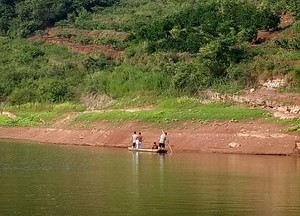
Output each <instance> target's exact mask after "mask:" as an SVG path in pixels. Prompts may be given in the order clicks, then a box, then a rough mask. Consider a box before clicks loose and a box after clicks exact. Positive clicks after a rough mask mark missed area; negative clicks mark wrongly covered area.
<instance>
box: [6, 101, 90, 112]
mask: <svg viewBox="0 0 300 216" xmlns="http://www.w3.org/2000/svg"><path fill="white" fill-rule="evenodd" d="M85 109H86V107H85V106H84V105H83V104H75V103H71V102H66V103H61V104H49V103H27V104H22V105H15V106H5V107H2V110H4V111H9V112H27V113H28V112H33V113H34V112H41V111H43V112H55V113H66V112H81V111H84V110H85Z"/></svg>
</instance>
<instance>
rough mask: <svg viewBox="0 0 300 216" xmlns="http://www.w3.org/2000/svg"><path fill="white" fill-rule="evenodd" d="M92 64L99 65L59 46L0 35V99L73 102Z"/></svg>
mask: <svg viewBox="0 0 300 216" xmlns="http://www.w3.org/2000/svg"><path fill="white" fill-rule="evenodd" d="M104 64H109V60H106V62H104ZM92 67H94V68H96V67H100V66H99V65H98V66H97V65H94V66H91V65H90V66H88V65H87V64H86V62H85V60H84V59H82V58H80V57H79V56H76V55H71V54H70V53H69V52H68V51H67V50H66V49H65V48H62V47H54V46H46V45H42V44H39V43H33V42H28V41H24V40H12V39H7V38H0V72H1V76H0V95H1V96H0V99H1V101H6V102H9V103H11V104H23V103H29V102H54V103H57V102H64V101H74V100H75V99H76V98H78V97H79V96H80V94H81V92H80V89H81V86H82V85H81V83H82V82H81V81H82V80H83V78H84V76H85V74H86V73H89V72H92Z"/></svg>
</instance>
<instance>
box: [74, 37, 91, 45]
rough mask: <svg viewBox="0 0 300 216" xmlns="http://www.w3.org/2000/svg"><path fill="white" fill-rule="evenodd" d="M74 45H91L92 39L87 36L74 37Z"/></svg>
mask: <svg viewBox="0 0 300 216" xmlns="http://www.w3.org/2000/svg"><path fill="white" fill-rule="evenodd" d="M73 40H74V42H75V43H79V44H83V45H87V44H92V43H93V39H92V38H91V37H89V36H86V35H78V36H75V37H74V38H73Z"/></svg>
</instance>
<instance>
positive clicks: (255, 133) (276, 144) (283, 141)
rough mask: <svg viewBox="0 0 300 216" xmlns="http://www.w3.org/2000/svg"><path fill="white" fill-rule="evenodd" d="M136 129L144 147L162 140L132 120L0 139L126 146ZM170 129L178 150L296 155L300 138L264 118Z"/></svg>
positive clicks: (1, 131)
mask: <svg viewBox="0 0 300 216" xmlns="http://www.w3.org/2000/svg"><path fill="white" fill-rule="evenodd" d="M133 130H137V131H141V132H142V134H143V136H144V139H145V141H144V144H143V147H150V146H151V144H152V143H153V142H154V141H158V138H159V135H160V133H161V132H160V129H159V128H158V127H157V126H153V125H151V124H141V123H132V122H131V123H118V124H116V123H114V125H112V124H111V125H110V124H109V123H106V124H97V125H94V126H93V127H91V128H89V129H81V128H79V129H78V128H76V129H68V128H57V127H56V128H44V127H29V128H27V127H26V128H20V127H16V128H0V139H20V140H30V141H35V142H42V143H54V144H69V145H89V146H102V147H119V148H126V147H127V146H129V145H130V137H131V133H132V131H133ZM167 131H168V134H169V140H170V145H171V147H172V149H173V151H174V152H180V151H191V152H203V153H236V154H266V155H293V154H294V153H295V151H294V149H295V144H296V142H298V141H300V134H295V133H289V132H287V130H286V128H284V127H283V126H278V125H273V124H266V123H261V122H214V123H208V124H200V123H192V122H189V123H185V124H181V125H176V126H169V128H167ZM296 151H297V149H296ZM299 152H300V150H299Z"/></svg>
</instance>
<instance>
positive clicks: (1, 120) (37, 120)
mask: <svg viewBox="0 0 300 216" xmlns="http://www.w3.org/2000/svg"><path fill="white" fill-rule="evenodd" d="M59 116H60V115H59V114H57V113H49V112H39V113H26V112H21V113H18V114H17V115H16V118H9V117H8V116H4V115H0V126H2V127H16V126H19V127H26V126H40V125H46V124H49V123H50V121H51V120H53V119H55V118H58V117H59Z"/></svg>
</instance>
